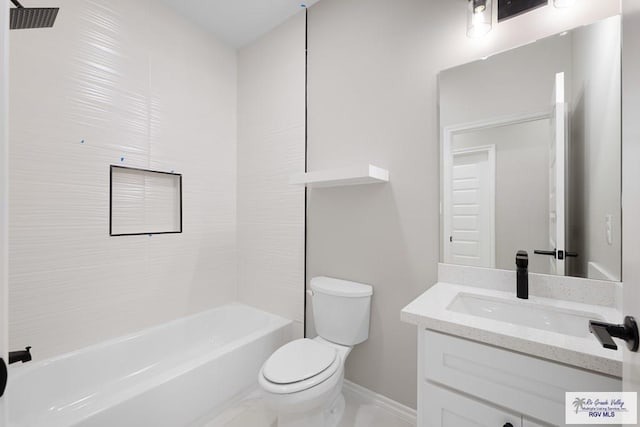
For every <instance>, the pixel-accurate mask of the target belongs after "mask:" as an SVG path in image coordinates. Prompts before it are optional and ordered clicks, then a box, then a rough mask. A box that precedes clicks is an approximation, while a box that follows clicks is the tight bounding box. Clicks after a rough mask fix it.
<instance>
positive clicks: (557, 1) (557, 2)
mask: <svg viewBox="0 0 640 427" xmlns="http://www.w3.org/2000/svg"><path fill="white" fill-rule="evenodd" d="M575 2H576V0H553V5H554V6H555V7H557V8H559V9H562V8H565V7H571V6H573V5H574V4H575Z"/></svg>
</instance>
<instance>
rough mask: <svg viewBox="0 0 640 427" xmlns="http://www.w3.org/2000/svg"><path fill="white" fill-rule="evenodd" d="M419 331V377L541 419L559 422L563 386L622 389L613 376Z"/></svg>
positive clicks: (566, 388) (562, 416)
mask: <svg viewBox="0 0 640 427" xmlns="http://www.w3.org/2000/svg"><path fill="white" fill-rule="evenodd" d="M422 333H423V334H424V335H423V337H422V338H423V339H422V348H421V349H420V351H421V352H422V357H421V360H422V361H423V363H424V365H423V367H422V368H423V372H424V377H425V378H423V380H424V379H427V380H429V381H433V382H436V383H440V384H444V385H446V386H448V387H451V388H453V389H456V390H460V391H462V392H464V393H467V394H470V395H473V396H477V397H478V398H480V399H482V400H485V401H488V402H492V403H495V404H496V405H498V406H501V407H505V408H510V409H511V410H513V411H514V412H517V413H520V414H524V415H529V416H530V417H532V418H535V419H539V420H541V421H544V422H546V423H550V424H554V425H564V419H565V392H567V391H621V390H622V384H621V382H620V380H619V379H617V378H612V377H608V376H605V375H600V374H595V373H590V372H587V371H583V370H581V369H577V368H572V367H569V366H566V365H561V364H558V363H554V362H551V361H546V360H542V359H537V358H535V357H530V356H526V355H523V354H520V353H515V352H512V351H508V350H504V349H499V348H495V347H491V346H488V345H485V344H480V343H476V342H473V341H469V340H466V339H462V338H456V337H452V336H450V335H445V334H441V333H438V332H433V331H430V330H425V331H423V332H422ZM427 410H428V409H427Z"/></svg>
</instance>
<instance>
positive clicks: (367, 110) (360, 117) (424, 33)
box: [307, 0, 619, 407]
mask: <svg viewBox="0 0 640 427" xmlns="http://www.w3.org/2000/svg"><path fill="white" fill-rule="evenodd" d="M465 6H466V5H465V2H463V1H451V0H432V1H429V2H426V1H421V0H401V1H398V0H393V1H391V0H323V1H322V2H319V3H317V4H316V5H314V6H313V7H312V8H310V10H309V22H308V28H309V33H308V39H309V51H308V55H309V57H308V61H309V62H308V91H309V94H308V96H309V99H308V107H307V108H308V162H309V170H311V171H313V170H320V169H327V168H338V167H346V166H351V165H354V164H358V163H360V164H362V163H368V162H371V163H373V164H375V165H378V166H381V167H385V168H388V169H389V171H390V177H391V182H390V183H389V184H384V185H373V186H368V187H367V186H363V187H351V188H348V187H346V188H332V189H318V190H311V191H309V193H308V212H307V220H308V222H307V227H308V231H307V232H308V241H307V245H308V253H307V255H308V258H307V268H308V276H307V277H308V278H311V277H313V276H315V275H321V274H322V275H329V276H335V277H340V278H345V279H350V280H356V281H361V282H365V283H371V284H372V285H373V286H374V292H375V294H374V297H373V304H372V318H371V332H370V338H369V340H368V341H367V342H365V343H363V344H360V345H358V346H357V347H356V348H355V349H354V351H353V352H352V354H351V355H350V356H349V359H348V360H347V367H346V376H347V378H348V379H350V380H352V381H355V382H356V383H358V384H360V385H362V386H365V387H367V388H369V389H371V390H374V391H376V392H378V393H381V394H383V395H385V396H388V397H390V398H392V399H394V400H397V401H399V402H401V403H403V404H406V405H409V406H412V407H415V405H416V381H417V378H416V375H417V374H416V354H417V352H416V330H415V327H412V326H410V325H406V324H403V323H401V322H400V310H401V309H402V307H403V306H404V305H406V304H407V303H409V302H410V301H411V300H412V299H413V298H415V297H416V296H418V295H419V294H420V293H422V292H423V291H425V290H426V289H427V288H428V287H429V286H431V285H432V284H433V283H434V282H435V281H436V273H437V272H436V269H437V262H438V259H439V248H438V246H439V245H438V240H439V239H438V235H439V210H438V205H439V200H440V190H439V142H438V118H437V74H438V72H439V71H440V70H443V69H446V68H451V67H452V66H455V65H458V64H462V63H466V62H469V61H471V60H475V59H479V58H481V57H483V56H485V55H488V54H490V53H495V52H499V51H503V50H505V49H508V48H512V47H515V46H518V45H521V44H524V43H527V42H531V41H533V40H535V39H538V38H541V37H544V36H547V35H551V34H555V33H558V32H560V31H563V30H566V29H570V28H573V27H575V26H577V25H580V24H583V23H590V22H593V21H595V20H597V19H601V18H603V17H606V16H610V15H612V14H615V13H618V12H619V2H617V1H615V0H583V1H582V2H578V4H576V6H575V7H574V8H572V9H571V10H570V11H568V12H567V11H561V10H558V9H554V8H552V7H545V8H540V9H538V10H536V11H534V12H531V13H530V14H527V15H524V16H521V17H519V18H515V19H512V20H509V21H506V22H504V23H501V24H499V25H497V26H496V27H495V29H494V31H493V32H492V33H491V34H490V35H489V36H488V37H487V38H485V39H482V40H470V39H468V38H467V37H466V35H465V29H466V15H465ZM308 314H310V313H308ZM309 319H311V317H309ZM308 333H309V335H310V336H313V335H315V333H314V330H313V323H312V322H309V329H308Z"/></svg>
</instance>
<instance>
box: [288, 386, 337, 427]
mask: <svg viewBox="0 0 640 427" xmlns="http://www.w3.org/2000/svg"><path fill="white" fill-rule="evenodd" d="M345 406H346V403H345V400H344V395H343V394H342V393H340V394H338V396H337V397H336V398H335V399H334V400H333V402H332V403H331V405H329V407H327V408H321V409H318V410H316V411H310V412H302V413H297V414H279V415H278V424H277V426H278V427H337V426H338V424H340V421H341V420H342V416H343V415H344V409H345Z"/></svg>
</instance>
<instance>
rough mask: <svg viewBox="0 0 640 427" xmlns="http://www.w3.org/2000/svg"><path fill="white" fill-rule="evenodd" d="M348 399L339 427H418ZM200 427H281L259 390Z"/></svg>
mask: <svg viewBox="0 0 640 427" xmlns="http://www.w3.org/2000/svg"><path fill="white" fill-rule="evenodd" d="M344 396H345V400H346V404H347V406H346V409H345V414H344V417H343V418H342V421H341V423H340V426H339V427H414V426H415V424H412V423H409V422H408V421H406V420H404V419H401V418H399V417H398V416H397V415H395V414H393V413H391V412H389V411H388V410H386V409H385V408H382V407H379V406H376V405H371V404H369V403H366V402H364V401H362V399H360V398H359V396H358V395H357V394H355V393H351V392H350V391H348V390H345V391H344ZM194 427H195V426H194ZM200 427H277V424H276V416H275V414H273V413H271V412H270V411H269V410H268V409H267V408H266V407H265V405H264V402H263V401H262V399H260V395H259V393H258V391H252V392H249V393H247V394H246V395H245V396H244V397H242V398H240V399H238V400H237V401H236V403H235V404H232V405H231V406H230V407H228V408H227V409H226V410H225V411H223V412H222V413H221V414H219V415H217V416H216V417H215V418H213V419H211V420H209V421H205V422H204V424H200Z"/></svg>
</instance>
